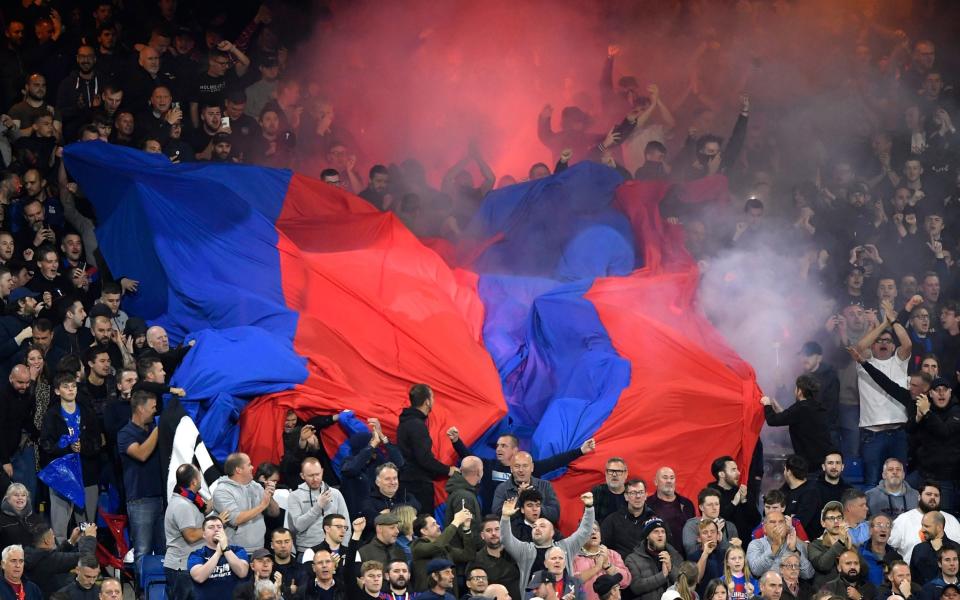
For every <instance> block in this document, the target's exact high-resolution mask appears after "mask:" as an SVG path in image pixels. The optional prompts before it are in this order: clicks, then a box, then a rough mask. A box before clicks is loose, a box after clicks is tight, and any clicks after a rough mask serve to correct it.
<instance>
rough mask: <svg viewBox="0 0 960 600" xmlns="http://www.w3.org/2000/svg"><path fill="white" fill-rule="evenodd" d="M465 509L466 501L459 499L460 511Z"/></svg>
mask: <svg viewBox="0 0 960 600" xmlns="http://www.w3.org/2000/svg"><path fill="white" fill-rule="evenodd" d="M466 507H467V501H466V499H461V500H460V510H463V509H465V508H466Z"/></svg>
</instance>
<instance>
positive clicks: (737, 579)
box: [723, 544, 760, 600]
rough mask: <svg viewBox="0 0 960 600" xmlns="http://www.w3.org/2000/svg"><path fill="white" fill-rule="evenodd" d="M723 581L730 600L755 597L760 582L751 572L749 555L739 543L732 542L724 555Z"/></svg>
mask: <svg viewBox="0 0 960 600" xmlns="http://www.w3.org/2000/svg"><path fill="white" fill-rule="evenodd" d="M723 582H724V586H725V587H726V588H727V590H728V591H729V598H730V600H746V599H747V598H753V597H754V593H755V592H756V591H759V590H760V582H758V581H757V580H756V578H755V577H753V576H752V575H751V574H750V565H748V564H747V555H746V553H744V551H743V548H742V547H741V546H740V545H739V544H736V545H734V544H731V545H730V547H729V548H727V551H726V552H725V553H724V556H723Z"/></svg>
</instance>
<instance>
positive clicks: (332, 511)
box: [287, 482, 351, 553]
mask: <svg viewBox="0 0 960 600" xmlns="http://www.w3.org/2000/svg"><path fill="white" fill-rule="evenodd" d="M325 492H330V502H329V503H328V504H327V505H326V506H322V505H321V503H320V496H322V495H323V494H324V493H325ZM327 515H341V516H343V518H344V519H346V521H347V532H346V534H345V536H344V539H343V543H344V545H346V544H348V543H349V541H350V535H351V531H350V513H349V512H348V511H347V502H346V501H345V500H344V499H343V494H341V493H340V491H339V490H337V489H335V488H332V487H330V486H329V485H327V484H326V483H321V484H320V489H319V490H311V489H310V486H308V485H307V483H306V482H303V483H301V484H300V487H298V488H297V489H295V490H294V491H293V492H291V493H290V496H289V498H288V499H287V525H288V526H289V527H290V530H291V531H293V535H294V537H295V539H296V541H297V552H298V553H303V552H305V551H306V550H308V549H309V548H312V547H314V546H316V545H317V544H319V543H320V542H322V541H323V540H324V534H323V518H324V517H325V516H327Z"/></svg>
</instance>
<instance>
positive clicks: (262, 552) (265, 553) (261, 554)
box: [250, 548, 273, 560]
mask: <svg viewBox="0 0 960 600" xmlns="http://www.w3.org/2000/svg"><path fill="white" fill-rule="evenodd" d="M267 557H269V558H273V555H272V554H270V551H269V550H267V549H266V548H257V549H256V550H254V551H253V554H251V555H250V560H257V559H258V558H267Z"/></svg>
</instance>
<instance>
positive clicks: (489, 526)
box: [473, 515, 520, 598]
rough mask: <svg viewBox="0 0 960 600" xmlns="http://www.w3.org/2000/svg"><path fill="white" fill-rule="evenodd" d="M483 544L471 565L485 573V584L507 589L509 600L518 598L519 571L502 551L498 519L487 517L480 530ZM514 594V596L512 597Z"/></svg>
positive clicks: (508, 555) (494, 516)
mask: <svg viewBox="0 0 960 600" xmlns="http://www.w3.org/2000/svg"><path fill="white" fill-rule="evenodd" d="M480 539H481V540H482V542H483V544H482V546H481V547H480V549H479V550H477V554H476V556H475V557H474V559H473V561H474V562H473V564H475V565H477V566H480V567H482V568H483V569H484V570H485V571H486V572H487V582H488V583H490V584H500V585H503V586H505V587H506V588H507V590H508V591H509V593H510V597H511V598H514V597H515V598H519V597H520V570H519V569H518V568H517V563H516V562H515V561H514V560H513V558H512V557H511V556H510V554H509V553H507V552H506V551H504V548H503V542H502V540H501V537H500V518H499V517H498V516H497V515H487V516H485V517H484V518H483V525H482V527H481V529H480ZM514 593H516V596H514Z"/></svg>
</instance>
